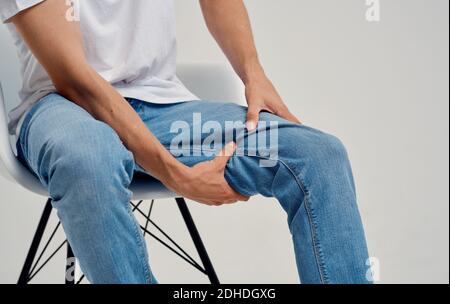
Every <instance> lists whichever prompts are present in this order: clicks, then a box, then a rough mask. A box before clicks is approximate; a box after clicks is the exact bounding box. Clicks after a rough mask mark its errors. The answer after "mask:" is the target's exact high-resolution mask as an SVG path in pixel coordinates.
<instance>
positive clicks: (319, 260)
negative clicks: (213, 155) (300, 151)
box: [164, 145, 329, 283]
mask: <svg viewBox="0 0 450 304" xmlns="http://www.w3.org/2000/svg"><path fill="white" fill-rule="evenodd" d="M164 146H165V147H166V148H170V146H167V145H164ZM181 150H182V151H191V150H192V151H199V150H200V151H207V152H216V150H214V149H208V148H203V147H202V148H196V147H190V148H188V149H181ZM235 156H238V157H241V156H245V157H255V158H258V159H264V160H271V161H277V162H279V163H281V164H283V166H285V167H286V168H287V169H288V171H289V172H290V173H291V174H292V176H293V177H294V180H295V181H296V183H297V185H298V186H299V188H300V189H301V191H302V192H303V194H304V196H305V200H304V203H305V208H306V213H307V215H308V222H309V225H310V228H311V238H312V241H313V250H314V256H315V260H316V264H317V268H318V271H319V275H320V280H321V282H322V283H327V282H329V278H328V275H327V271H326V268H325V263H324V262H323V261H324V256H323V251H322V248H321V245H320V242H319V240H318V238H317V224H316V219H317V217H316V215H315V214H314V209H313V208H312V207H311V204H310V199H309V198H310V195H309V191H307V190H306V187H305V183H304V182H303V180H301V179H300V178H299V176H297V174H296V173H295V171H294V170H293V169H292V168H291V167H290V166H289V165H288V164H287V163H286V162H284V161H283V160H281V159H271V158H269V157H263V156H259V155H235ZM294 218H295V216H294Z"/></svg>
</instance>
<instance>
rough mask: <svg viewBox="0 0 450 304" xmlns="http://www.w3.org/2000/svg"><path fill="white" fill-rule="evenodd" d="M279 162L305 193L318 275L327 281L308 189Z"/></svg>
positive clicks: (323, 280) (291, 171)
mask: <svg viewBox="0 0 450 304" xmlns="http://www.w3.org/2000/svg"><path fill="white" fill-rule="evenodd" d="M278 161H279V162H280V163H282V164H283V165H284V166H285V167H286V168H287V169H288V170H289V172H290V173H291V174H292V175H293V176H294V179H295V181H296V182H297V184H298V186H299V187H300V189H301V190H302V192H303V194H304V195H305V199H304V204H305V210H306V214H307V215H308V222H309V225H310V228H311V238H312V242H313V250H314V256H315V259H316V264H317V268H318V271H319V275H320V280H321V282H322V283H327V282H328V281H329V279H328V276H327V271H326V268H325V263H324V262H323V261H324V257H323V251H322V249H321V245H320V241H319V239H318V237H317V221H316V219H317V217H316V215H315V214H314V208H312V206H311V196H310V194H309V191H308V190H307V188H306V186H305V183H304V182H303V181H302V180H301V179H300V178H299V176H298V175H297V174H295V171H294V170H293V169H292V168H291V167H290V166H289V165H288V164H287V163H286V162H284V161H283V160H281V159H279V160H278ZM296 216H298V212H297V214H296V215H294V218H293V221H292V222H294V219H295V217H296Z"/></svg>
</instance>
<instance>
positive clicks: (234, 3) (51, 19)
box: [0, 0, 368, 283]
mask: <svg viewBox="0 0 450 304" xmlns="http://www.w3.org/2000/svg"><path fill="white" fill-rule="evenodd" d="M66 2H67V1H64V0H45V1H43V0H2V1H1V2H0V14H1V18H2V21H4V22H6V23H8V27H9V28H10V30H11V32H12V34H13V36H14V37H15V39H16V44H17V46H18V51H19V57H20V60H21V62H22V65H23V80H24V83H23V89H22V91H21V93H20V96H21V99H22V103H21V104H20V105H19V106H18V107H17V108H15V109H14V110H13V111H12V112H11V113H10V118H11V121H10V125H9V126H10V130H11V132H12V133H14V132H15V133H16V135H17V137H18V143H17V148H18V154H19V158H20V159H21V160H22V161H23V162H24V163H25V164H26V165H27V166H28V167H29V169H30V170H31V171H32V172H33V173H34V174H36V176H37V177H38V178H39V179H40V181H41V182H42V183H43V185H45V186H46V187H47V188H48V191H49V195H50V197H51V198H52V200H53V201H52V203H53V206H54V207H55V208H56V209H57V211H58V216H59V218H60V220H61V222H62V224H63V226H64V230H65V232H66V235H67V238H68V240H69V242H70V244H71V245H72V247H73V250H74V252H75V255H76V256H77V258H78V259H79V260H80V264H81V268H82V270H83V272H84V273H85V274H86V276H87V278H88V279H89V280H90V281H91V282H93V283H155V282H156V280H155V278H154V277H153V275H152V273H151V270H150V266H149V264H148V257H147V250H146V248H145V244H144V240H143V238H142V236H141V234H140V233H139V226H138V225H137V223H136V220H135V219H134V217H133V215H132V213H131V211H130V207H129V204H128V202H129V200H130V198H131V193H130V191H129V189H128V187H129V185H130V183H131V181H132V178H133V173H134V172H135V171H139V172H144V173H148V174H151V175H152V176H153V177H155V178H157V179H158V180H160V181H161V182H162V183H163V184H164V185H165V186H167V188H169V189H171V190H173V191H174V192H176V193H178V194H180V195H182V196H184V197H187V198H190V199H192V200H195V201H197V202H200V203H204V204H208V205H221V204H229V203H235V202H237V201H245V200H248V198H249V197H250V196H252V195H255V194H262V195H265V196H270V197H275V198H277V199H278V201H279V202H280V204H281V205H282V207H283V208H284V209H285V210H286V212H287V216H288V223H289V228H290V230H291V232H292V236H293V242H294V248H295V254H296V260H297V265H298V271H299V274H300V278H301V281H302V282H303V283H367V282H368V281H367V278H366V272H367V266H366V264H365V263H366V260H367V258H368V254H367V248H366V242H365V237H364V231H363V227H362V223H361V220H360V216H359V212H358V209H357V205H356V194H355V187H354V182H353V177H352V172H351V168H350V164H349V161H348V158H347V154H346V151H345V149H344V147H343V145H342V144H341V142H340V141H339V140H338V139H336V138H335V137H333V136H331V135H328V134H325V133H323V132H320V131H318V130H315V129H312V128H310V127H306V126H304V125H301V124H300V122H299V121H298V119H297V118H296V117H295V116H294V115H293V114H292V113H291V112H290V111H289V110H288V108H287V107H286V105H285V104H284V103H283V101H282V100H281V98H280V96H279V95H278V93H277V91H276V89H275V88H274V86H273V85H272V83H271V82H270V80H269V79H268V78H267V76H266V75H265V73H264V71H263V68H262V67H261V64H260V62H259V61H258V56H257V51H256V48H255V45H254V42H253V37H252V33H251V28H250V22H249V20H248V15H247V12H246V9H245V7H244V4H243V1H242V0H201V1H200V3H201V8H202V10H203V14H204V16H205V20H206V23H207V25H208V27H209V29H210V31H211V33H212V35H213V36H214V37H215V39H216V40H217V42H218V43H219V45H220V46H221V48H222V49H223V51H224V53H225V54H226V55H227V57H228V59H229V61H230V62H231V64H232V66H233V67H234V69H235V71H236V73H237V74H238V75H239V77H240V78H241V79H242V81H243V83H244V84H245V87H246V98H247V102H248V109H247V108H244V107H241V106H238V105H236V104H233V103H212V102H209V101H199V100H198V99H197V98H196V97H195V96H194V95H193V94H191V93H190V92H189V91H188V90H187V89H186V88H185V87H184V86H183V84H182V83H181V82H180V81H179V80H178V79H177V77H176V76H175V73H176V71H175V65H176V64H175V62H176V47H175V45H176V42H175V29H174V16H173V12H172V10H173V7H172V2H171V1H169V0H133V1H121V0H109V1H103V0H90V1H80V3H76V5H75V9H77V10H79V11H78V12H77V14H75V16H76V17H79V20H77V19H78V18H73V17H74V14H72V13H73V11H68V10H69V9H70V10H73V7H71V8H69V7H68V6H67V3H66ZM194 113H195V114H197V115H201V117H202V119H203V121H214V122H216V123H218V124H219V126H221V127H223V128H221V129H222V131H221V132H222V133H221V134H219V135H220V136H219V137H220V138H221V142H220V149H219V150H220V153H219V154H218V155H216V157H214V155H210V154H209V155H207V154H206V153H200V154H196V153H193V154H192V153H178V152H179V151H178V150H177V153H174V151H173V150H172V149H171V146H172V143H173V140H174V138H175V137H176V134H174V133H172V132H171V126H172V124H173V123H175V122H177V121H183V122H187V123H188V125H189V126H190V127H191V128H193V127H195V126H194V125H195V123H196V122H195V121H194V119H193V117H194V116H195V115H193V114H194ZM227 121H232V122H239V121H242V122H246V127H243V128H241V129H238V130H235V131H236V134H235V136H234V141H230V142H227V141H225V140H224V139H223V138H227V135H229V134H225V133H227V132H229V131H227V130H226V128H225V124H226V122H227ZM268 126H276V131H277V132H276V134H277V142H276V144H274V145H273V146H271V147H270V148H269V152H270V151H272V150H276V153H269V154H267V153H266V154H265V153H260V151H258V147H257V146H256V145H255V144H248V143H255V142H256V136H261V134H262V135H263V136H266V135H267V136H270V134H271V133H270V132H271V131H273V130H272V129H273V127H268ZM233 132H234V131H233ZM195 136H197V137H195ZM206 136H207V134H200V135H195V134H194V138H190V139H189V141H188V147H187V150H189V151H185V152H192V151H198V150H202V149H203V148H204V146H203V145H202V144H200V146H199V145H198V143H199V142H200V143H201V142H202V141H203V140H205V137H206ZM199 137H200V138H199ZM184 148H186V147H184ZM237 148H238V149H240V150H241V151H243V153H234V151H235V150H236V149H237ZM216 150H217V149H214V151H216ZM263 160H265V161H269V162H272V165H267V164H266V165H262V162H261V161H263Z"/></svg>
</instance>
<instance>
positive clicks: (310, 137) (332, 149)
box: [280, 126, 349, 173]
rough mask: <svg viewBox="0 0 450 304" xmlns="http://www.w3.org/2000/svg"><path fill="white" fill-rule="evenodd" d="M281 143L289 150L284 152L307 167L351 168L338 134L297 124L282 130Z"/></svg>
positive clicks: (290, 158)
mask: <svg viewBox="0 0 450 304" xmlns="http://www.w3.org/2000/svg"><path fill="white" fill-rule="evenodd" d="M280 141H281V142H280V143H281V145H282V146H285V147H288V148H285V149H287V150H288V151H287V152H284V153H283V154H284V155H286V157H287V158H288V159H289V160H290V161H292V162H295V163H297V164H298V166H299V167H301V168H305V169H308V168H309V169H314V170H315V169H319V170H320V171H322V172H324V173H326V172H330V170H336V169H342V168H346V169H347V168H349V160H348V154H347V150H346V148H345V146H344V144H343V143H342V141H341V140H340V139H339V138H337V137H336V136H333V135H330V134H327V133H324V132H322V131H318V130H316V129H312V128H309V127H306V126H296V127H290V128H288V129H287V132H284V134H283V135H282V132H280Z"/></svg>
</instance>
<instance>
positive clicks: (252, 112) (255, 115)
mask: <svg viewBox="0 0 450 304" xmlns="http://www.w3.org/2000/svg"><path fill="white" fill-rule="evenodd" d="M260 111H261V109H260V108H259V107H257V106H252V105H250V106H249V107H248V110H247V122H246V124H245V126H246V127H247V130H248V131H253V130H255V129H256V127H257V126H258V121H259V112H260Z"/></svg>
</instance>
